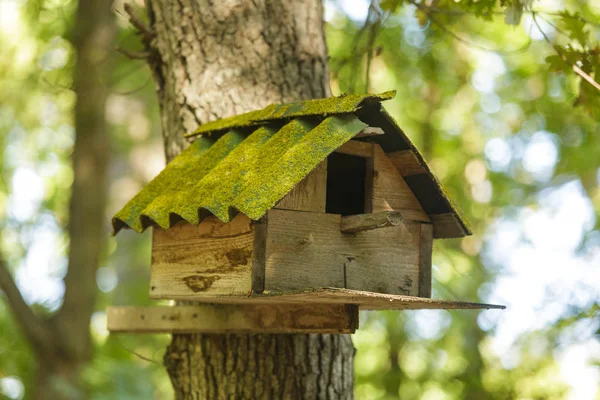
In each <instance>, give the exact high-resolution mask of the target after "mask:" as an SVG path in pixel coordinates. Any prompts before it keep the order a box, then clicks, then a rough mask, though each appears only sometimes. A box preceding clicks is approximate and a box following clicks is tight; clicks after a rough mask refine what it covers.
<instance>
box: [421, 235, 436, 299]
mask: <svg viewBox="0 0 600 400" xmlns="http://www.w3.org/2000/svg"><path fill="white" fill-rule="evenodd" d="M419 244H420V254H419V297H431V253H432V249H433V226H432V225H431V224H421V240H420V243H419Z"/></svg>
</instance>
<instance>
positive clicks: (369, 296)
mask: <svg viewBox="0 0 600 400" xmlns="http://www.w3.org/2000/svg"><path fill="white" fill-rule="evenodd" d="M169 298H170V299H173V300H186V301H200V302H210V303H219V304H246V305H247V304H278V305H282V304H288V305H292V304H310V305H312V306H314V305H315V304H353V305H357V306H358V307H359V308H360V309H361V310H421V309H437V310H456V309H486V310H487V309H500V310H503V309H505V308H506V307H505V306H502V305H497V304H483V303H471V302H466V301H453V300H439V299H429V298H424V297H414V296H403V295H394V294H383V293H373V292H365V291H362V290H352V289H341V288H321V289H314V290H304V291H297V292H276V293H275V292H264V293H262V294H252V295H250V296H226V297H225V296H224V297H212V298H210V299H207V298H194V299H190V297H189V296H185V297H182V298H181V299H178V298H173V296H170V297H169Z"/></svg>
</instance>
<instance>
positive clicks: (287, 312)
mask: <svg viewBox="0 0 600 400" xmlns="http://www.w3.org/2000/svg"><path fill="white" fill-rule="evenodd" d="M106 318H107V328H108V330H109V331H110V332H127V333H232V332H235V333H244V332H252V333H353V332H354V331H355V330H356V329H358V306H356V305H345V304H313V305H305V304H298V305H295V304H285V305H279V304H275V302H273V303H272V304H248V305H238V304H202V305H184V306H181V305H180V306H172V307H167V306H146V307H131V306H130V307H108V310H107V312H106Z"/></svg>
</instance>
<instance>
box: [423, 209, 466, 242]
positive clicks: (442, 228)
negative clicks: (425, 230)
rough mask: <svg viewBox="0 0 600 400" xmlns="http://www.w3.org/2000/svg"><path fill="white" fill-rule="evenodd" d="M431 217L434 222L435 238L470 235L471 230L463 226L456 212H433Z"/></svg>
mask: <svg viewBox="0 0 600 400" xmlns="http://www.w3.org/2000/svg"><path fill="white" fill-rule="evenodd" d="M429 218H430V219H431V222H432V223H433V237H434V238H435V239H444V238H456V237H464V236H469V235H470V233H469V232H467V231H465V230H464V229H463V228H462V225H461V223H460V222H459V221H458V218H456V215H454V214H451V213H448V214H431V215H430V216H429Z"/></svg>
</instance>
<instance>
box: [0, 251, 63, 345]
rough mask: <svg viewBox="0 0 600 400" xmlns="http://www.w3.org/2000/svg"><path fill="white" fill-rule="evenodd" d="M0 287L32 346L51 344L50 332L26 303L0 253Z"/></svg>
mask: <svg viewBox="0 0 600 400" xmlns="http://www.w3.org/2000/svg"><path fill="white" fill-rule="evenodd" d="M0 289H2V291H3V292H4V294H5V295H6V300H7V303H8V305H9V307H10V309H11V310H12V312H13V314H14V317H15V319H16V321H17V323H18V324H19V325H20V326H21V329H22V330H23V332H24V333H25V336H26V337H27V340H29V343H30V344H31V346H32V347H34V348H35V349H37V350H39V351H43V350H44V349H48V348H49V347H50V346H51V341H52V339H51V338H52V336H51V335H52V332H51V331H50V329H49V328H48V326H47V325H46V323H45V321H44V320H41V319H40V318H38V317H36V316H35V314H34V313H33V311H32V310H31V307H29V306H28V305H27V303H26V302H25V299H23V296H22V295H21V292H20V291H19V288H18V287H17V285H16V283H15V281H14V279H13V278H12V276H11V275H10V272H9V271H8V268H7V266H6V263H5V262H4V258H3V257H2V255H1V254H0Z"/></svg>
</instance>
